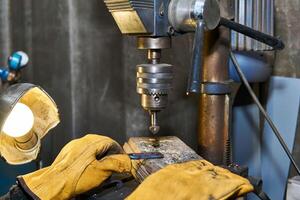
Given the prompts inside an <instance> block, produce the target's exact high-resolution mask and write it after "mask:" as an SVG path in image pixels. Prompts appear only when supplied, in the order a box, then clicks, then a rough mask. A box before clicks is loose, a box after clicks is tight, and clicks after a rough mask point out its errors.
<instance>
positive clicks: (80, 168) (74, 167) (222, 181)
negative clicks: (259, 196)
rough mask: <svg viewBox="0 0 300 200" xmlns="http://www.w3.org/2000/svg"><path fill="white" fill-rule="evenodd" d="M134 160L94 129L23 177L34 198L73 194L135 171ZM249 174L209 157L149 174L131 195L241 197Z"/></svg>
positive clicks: (142, 198) (188, 199)
mask: <svg viewBox="0 0 300 200" xmlns="http://www.w3.org/2000/svg"><path fill="white" fill-rule="evenodd" d="M131 170H132V169H131V161H130V158H129V157H128V155H126V154H123V150H122V148H121V147H120V145H119V144H118V143H116V142H115V141H114V140H112V139H111V138H108V137H105V136H100V135H93V134H89V135H86V136H85V137H83V138H80V139H76V140H73V141H71V142H69V143H68V144H67V145H66V146H65V147H64V148H63V149H62V150H61V152H60V153H59V155H58V156H57V158H56V159H55V161H54V162H53V163H52V165H50V166H49V167H45V168H43V169H40V170H38V171H35V172H33V173H30V174H26V175H23V176H20V177H18V182H19V185H20V186H21V187H22V188H23V189H24V190H25V191H26V193H28V194H29V195H30V196H31V197H32V198H33V199H42V200H44V199H45V200H47V199H58V200H59V199H70V198H72V197H74V196H76V195H79V194H81V193H84V192H87V191H89V190H91V189H93V188H95V187H97V186H99V185H100V184H101V183H103V181H105V180H106V179H107V178H109V177H110V176H111V175H112V173H113V172H118V173H123V172H130V171H131ZM252 190H253V187H252V185H251V184H250V183H249V181H248V180H247V179H244V178H242V177H240V176H238V175H235V174H233V173H231V172H230V171H228V170H226V169H223V168H220V167H217V166H214V165H213V164H211V163H209V162H207V161H205V160H197V161H190V162H186V163H181V164H173V165H169V166H167V167H165V168H163V169H161V170H159V171H158V172H156V173H154V174H152V175H150V176H149V177H147V178H146V179H145V180H144V181H143V183H142V184H141V185H139V186H138V187H137V189H136V190H135V191H134V192H133V193H132V194H131V195H130V196H129V197H127V200H150V199H151V200H152V199H163V200H175V199H176V200H194V199H195V200H196V199H197V200H204V199H205V200H206V199H207V200H208V199H227V198H229V197H238V196H242V195H244V194H246V193H248V192H250V191H252Z"/></svg>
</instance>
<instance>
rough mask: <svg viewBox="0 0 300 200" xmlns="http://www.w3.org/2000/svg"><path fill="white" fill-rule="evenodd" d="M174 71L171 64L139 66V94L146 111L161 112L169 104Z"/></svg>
mask: <svg viewBox="0 0 300 200" xmlns="http://www.w3.org/2000/svg"><path fill="white" fill-rule="evenodd" d="M172 79H173V70H172V65H169V64H141V65H138V66H137V79H136V82H137V93H138V94H141V104H142V106H143V108H144V109H145V110H148V111H149V110H153V111H154V110H155V111H159V110H162V109H164V108H165V107H166V106H167V103H168V93H169V90H170V89H171V88H172Z"/></svg>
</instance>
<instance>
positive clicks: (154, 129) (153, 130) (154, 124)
mask: <svg viewBox="0 0 300 200" xmlns="http://www.w3.org/2000/svg"><path fill="white" fill-rule="evenodd" d="M150 119H151V120H150V121H151V124H150V126H149V130H150V132H151V133H153V134H154V135H155V134H156V133H158V131H159V126H158V125H157V111H150Z"/></svg>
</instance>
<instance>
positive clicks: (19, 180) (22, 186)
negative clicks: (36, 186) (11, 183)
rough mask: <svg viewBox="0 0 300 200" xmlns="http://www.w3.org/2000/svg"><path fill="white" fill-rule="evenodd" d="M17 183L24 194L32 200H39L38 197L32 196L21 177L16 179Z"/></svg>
mask: <svg viewBox="0 0 300 200" xmlns="http://www.w3.org/2000/svg"><path fill="white" fill-rule="evenodd" d="M17 183H18V185H19V186H20V187H21V188H22V190H23V191H24V192H26V194H28V195H29V196H30V197H31V198H32V199H34V200H41V198H40V197H38V196H37V195H36V194H34V193H33V192H32V191H31V190H30V188H29V187H28V186H27V185H26V182H25V180H24V179H23V178H22V177H17Z"/></svg>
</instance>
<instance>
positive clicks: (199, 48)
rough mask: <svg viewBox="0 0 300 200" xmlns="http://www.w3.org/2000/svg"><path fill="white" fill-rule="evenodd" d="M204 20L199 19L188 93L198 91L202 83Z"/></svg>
mask: <svg viewBox="0 0 300 200" xmlns="http://www.w3.org/2000/svg"><path fill="white" fill-rule="evenodd" d="M204 28H205V24H204V22H203V20H200V19H198V20H197V25H196V31H195V36H194V44H193V55H192V67H191V70H190V74H189V80H188V87H187V91H186V93H187V94H189V93H198V92H199V91H200V86H201V83H202V80H201V72H202V65H203V46H204V39H203V38H204Z"/></svg>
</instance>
